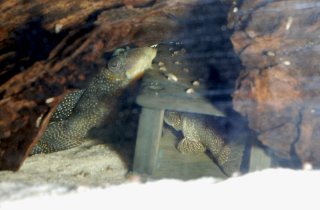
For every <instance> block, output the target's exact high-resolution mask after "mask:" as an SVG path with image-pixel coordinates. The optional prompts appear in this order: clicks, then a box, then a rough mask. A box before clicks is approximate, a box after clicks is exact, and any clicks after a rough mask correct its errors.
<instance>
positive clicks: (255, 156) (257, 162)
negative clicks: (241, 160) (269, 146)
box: [249, 146, 271, 172]
mask: <svg viewBox="0 0 320 210" xmlns="http://www.w3.org/2000/svg"><path fill="white" fill-rule="evenodd" d="M270 167H271V158H270V157H269V156H268V155H267V154H266V153H265V152H264V150H263V149H262V148H260V147H257V146H252V147H251V152H250V163H249V171H250V172H254V171H259V170H262V169H266V168H270Z"/></svg>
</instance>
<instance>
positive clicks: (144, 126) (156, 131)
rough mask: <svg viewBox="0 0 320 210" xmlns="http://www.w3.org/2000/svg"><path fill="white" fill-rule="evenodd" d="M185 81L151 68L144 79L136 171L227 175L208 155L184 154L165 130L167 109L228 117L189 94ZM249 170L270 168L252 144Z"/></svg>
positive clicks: (167, 174)
mask: <svg viewBox="0 0 320 210" xmlns="http://www.w3.org/2000/svg"><path fill="white" fill-rule="evenodd" d="M186 89H188V87H187V86H186V85H185V84H183V83H178V82H172V81H169V80H168V79H166V78H165V77H162V76H161V74H159V72H156V71H154V70H153V71H151V72H149V74H148V75H147V76H146V77H145V78H144V81H143V84H142V90H141V92H140V94H139V96H138V97H137V103H138V104H139V105H140V106H141V107H142V111H141V114H140V121H139V129H138V134H137V141H136V148H135V156H134V164H133V171H134V172H136V173H139V174H145V175H149V176H150V175H151V176H152V177H153V178H164V177H166V178H179V179H192V178H197V177H201V176H214V177H220V178H226V176H225V175H224V174H223V173H222V172H221V171H220V169H219V168H218V167H217V166H216V165H215V164H214V163H213V162H212V160H211V159H209V158H208V157H207V156H206V155H205V154H198V155H194V154H192V155H191V154H190V155H189V154H181V153H180V152H179V151H178V150H176V148H175V146H174V138H175V136H174V135H172V133H171V134H170V133H168V132H163V135H162V131H163V117H164V112H165V110H174V111H182V112H192V113H199V114H207V115H212V116H217V117H225V114H224V113H223V112H222V111H219V110H218V109H217V108H216V107H215V106H214V105H213V104H212V103H211V102H210V101H208V100H207V99H206V98H204V97H203V96H201V95H200V94H197V93H196V92H195V93H192V94H188V93H186ZM251 153H252V154H253V155H254V157H251V159H250V161H249V162H250V170H258V169H263V168H268V167H270V158H269V157H267V156H266V155H265V154H264V152H263V151H262V150H261V149H259V148H256V147H253V148H252V150H251Z"/></svg>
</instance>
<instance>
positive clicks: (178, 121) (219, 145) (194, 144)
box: [164, 111, 244, 176]
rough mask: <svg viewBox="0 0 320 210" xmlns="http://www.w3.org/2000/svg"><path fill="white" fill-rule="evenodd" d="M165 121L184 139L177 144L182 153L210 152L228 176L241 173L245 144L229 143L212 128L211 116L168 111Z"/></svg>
mask: <svg viewBox="0 0 320 210" xmlns="http://www.w3.org/2000/svg"><path fill="white" fill-rule="evenodd" d="M164 121H165V122H166V123H167V124H168V125H169V126H171V127H173V128H174V129H175V130H177V131H182V134H183V136H184V138H183V139H182V140H181V141H180V142H179V143H178V144H177V149H178V150H179V151H180V152H181V153H203V152H205V151H206V150H208V151H209V152H210V153H211V155H212V157H213V159H214V161H215V162H216V163H217V165H218V166H219V167H220V169H221V170H222V171H223V172H224V173H225V174H226V175H228V176H231V175H232V174H233V173H235V172H239V171H240V167H241V162H242V157H243V152H244V144H235V143H231V142H230V143H227V142H226V141H225V140H224V139H223V138H222V137H221V135H219V134H218V132H217V130H216V129H215V128H214V127H213V126H212V122H211V121H210V116H205V115H201V114H193V113H182V112H174V111H166V112H165V116H164Z"/></svg>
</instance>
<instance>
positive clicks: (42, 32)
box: [0, 0, 194, 170]
mask: <svg viewBox="0 0 320 210" xmlns="http://www.w3.org/2000/svg"><path fill="white" fill-rule="evenodd" d="M193 2H194V1H188V2H187V3H186V2H184V1H166V0H161V1H160V0H159V1H132V0H131V1H128V0H124V1H114V0H101V1H88V0H79V1H70V0H56V1H49V0H35V1H23V2H22V1H18V0H8V1H1V3H0V20H1V23H0V24H1V27H0V28H1V29H0V69H1V71H0V170H7V169H10V170H18V169H19V167H20V165H21V163H22V162H23V160H24V159H25V157H26V156H27V154H28V150H29V149H30V145H31V144H32V143H33V144H34V143H35V142H36V141H37V139H39V137H40V136H41V131H43V130H44V129H45V127H46V122H47V121H48V118H49V116H50V113H52V110H54V108H55V106H56V105H57V104H58V102H59V101H60V100H61V98H62V96H63V94H65V93H66V92H67V91H69V90H72V89H75V88H81V87H84V86H85V84H86V83H87V81H88V80H87V79H88V78H90V77H91V76H92V75H93V74H94V73H95V72H97V71H98V69H99V68H100V67H102V66H103V65H104V62H105V61H104V59H103V57H104V55H105V54H106V52H110V51H112V50H113V49H114V48H116V47H118V46H122V45H126V44H136V45H138V46H142V45H151V44H155V43H158V42H160V41H162V40H165V39H168V38H169V37H170V36H171V35H172V32H174V31H175V30H176V29H177V28H178V25H177V22H176V21H174V20H173V19H174V18H172V17H179V16H181V15H183V14H184V13H185V12H187V11H188V8H190V5H192V3H193ZM51 98H52V99H53V100H51Z"/></svg>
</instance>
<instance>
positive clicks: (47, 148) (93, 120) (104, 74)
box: [30, 47, 157, 155]
mask: <svg viewBox="0 0 320 210" xmlns="http://www.w3.org/2000/svg"><path fill="white" fill-rule="evenodd" d="M156 55H157V49H156V48H153V47H140V48H131V49H122V48H121V49H118V50H116V51H115V52H114V54H113V56H112V58H111V59H110V60H109V62H108V64H107V66H106V67H105V68H103V69H102V70H101V71H100V72H99V73H98V74H97V75H95V76H94V77H93V78H92V80H91V81H90V82H89V84H88V86H87V88H85V89H82V90H77V91H73V92H70V93H68V94H67V95H66V97H65V98H64V99H63V101H62V102H61V103H60V104H59V105H58V106H57V108H56V110H55V112H54V113H53V115H52V118H51V119H50V121H49V124H48V126H47V128H46V130H45V132H44V134H43V136H42V137H41V138H40V140H39V142H38V143H37V144H36V145H35V146H34V147H33V148H32V150H31V152H30V155H35V154H39V153H51V152H57V151H61V150H66V149H70V148H73V147H76V146H79V145H81V144H82V143H83V142H84V139H85V137H86V136H87V134H88V132H89V131H90V130H91V129H92V128H93V127H96V126H98V125H100V124H101V123H103V122H104V121H105V120H106V119H109V118H112V116H114V115H115V112H116V111H117V104H118V99H119V98H120V97H121V95H122V94H123V93H124V91H125V90H126V88H128V87H129V86H130V84H132V83H133V82H135V81H137V80H138V79H139V78H140V77H141V76H142V75H143V73H144V72H145V71H146V70H147V69H150V68H152V61H153V59H154V58H155V57H156Z"/></svg>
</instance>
